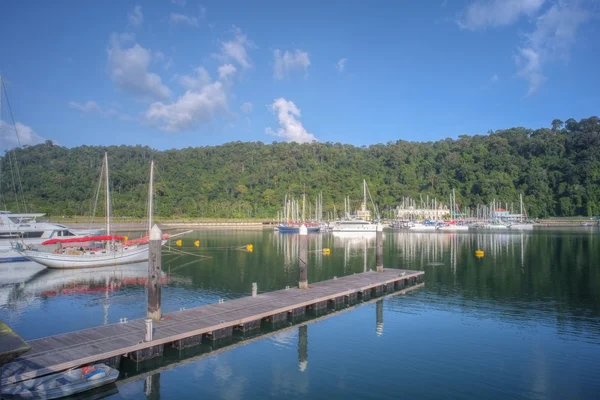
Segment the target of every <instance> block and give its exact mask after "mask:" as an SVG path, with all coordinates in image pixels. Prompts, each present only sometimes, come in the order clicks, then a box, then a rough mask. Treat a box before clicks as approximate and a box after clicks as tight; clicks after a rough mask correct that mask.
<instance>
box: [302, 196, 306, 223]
mask: <svg viewBox="0 0 600 400" xmlns="http://www.w3.org/2000/svg"><path fill="white" fill-rule="evenodd" d="M305 203H306V193H303V194H302V222H304V221H305V220H306V219H305V218H306V205H305Z"/></svg>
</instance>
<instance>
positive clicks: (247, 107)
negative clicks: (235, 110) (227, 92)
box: [240, 101, 254, 114]
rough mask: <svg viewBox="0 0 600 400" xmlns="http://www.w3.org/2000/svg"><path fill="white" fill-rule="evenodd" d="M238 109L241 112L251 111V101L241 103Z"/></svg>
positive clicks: (248, 112)
mask: <svg viewBox="0 0 600 400" xmlns="http://www.w3.org/2000/svg"><path fill="white" fill-rule="evenodd" d="M240 109H241V110H242V111H243V112H245V113H246V114H250V113H251V112H252V110H253V109H254V106H253V105H252V103H250V102H249V101H247V102H245V103H244V104H242V106H241V107H240Z"/></svg>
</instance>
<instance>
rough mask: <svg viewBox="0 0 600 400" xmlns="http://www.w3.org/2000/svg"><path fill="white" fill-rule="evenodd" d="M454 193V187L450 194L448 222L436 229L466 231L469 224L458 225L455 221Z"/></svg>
mask: <svg viewBox="0 0 600 400" xmlns="http://www.w3.org/2000/svg"><path fill="white" fill-rule="evenodd" d="M455 218H456V194H455V193H454V189H452V194H451V195H450V223H448V224H445V225H442V226H439V227H438V228H437V229H439V230H440V231H449V232H457V231H463V232H464V231H468V230H469V225H460V224H457V223H456V220H455Z"/></svg>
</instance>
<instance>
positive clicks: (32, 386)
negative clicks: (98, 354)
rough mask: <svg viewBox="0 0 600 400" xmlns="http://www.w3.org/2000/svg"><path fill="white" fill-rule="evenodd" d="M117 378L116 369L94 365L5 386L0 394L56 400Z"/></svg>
mask: <svg viewBox="0 0 600 400" xmlns="http://www.w3.org/2000/svg"><path fill="white" fill-rule="evenodd" d="M118 377H119V371H117V370H116V369H114V368H111V367H109V366H107V365H105V364H95V365H93V366H91V367H83V368H76V369H72V370H69V371H66V372H59V373H57V374H51V375H46V376H42V377H39V378H34V379H30V380H27V381H23V382H18V383H13V384H9V385H5V386H4V387H2V391H1V392H0V394H2V396H3V397H6V398H21V399H58V398H61V397H66V396H71V395H74V394H77V393H81V392H85V391H88V390H91V389H95V388H97V387H100V386H104V385H107V384H109V383H112V382H114V381H116V380H117V378H118Z"/></svg>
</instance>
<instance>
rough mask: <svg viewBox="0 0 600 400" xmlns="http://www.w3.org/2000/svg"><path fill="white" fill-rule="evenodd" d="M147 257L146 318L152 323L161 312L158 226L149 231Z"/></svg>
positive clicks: (160, 241)
mask: <svg viewBox="0 0 600 400" xmlns="http://www.w3.org/2000/svg"><path fill="white" fill-rule="evenodd" d="M148 246H149V252H150V254H149V255H148V313H147V316H148V318H152V320H153V321H160V319H161V317H162V311H161V306H160V302H161V277H162V270H161V250H162V231H161V230H160V228H159V227H158V225H154V226H153V227H152V229H151V230H150V243H149V244H148Z"/></svg>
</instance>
